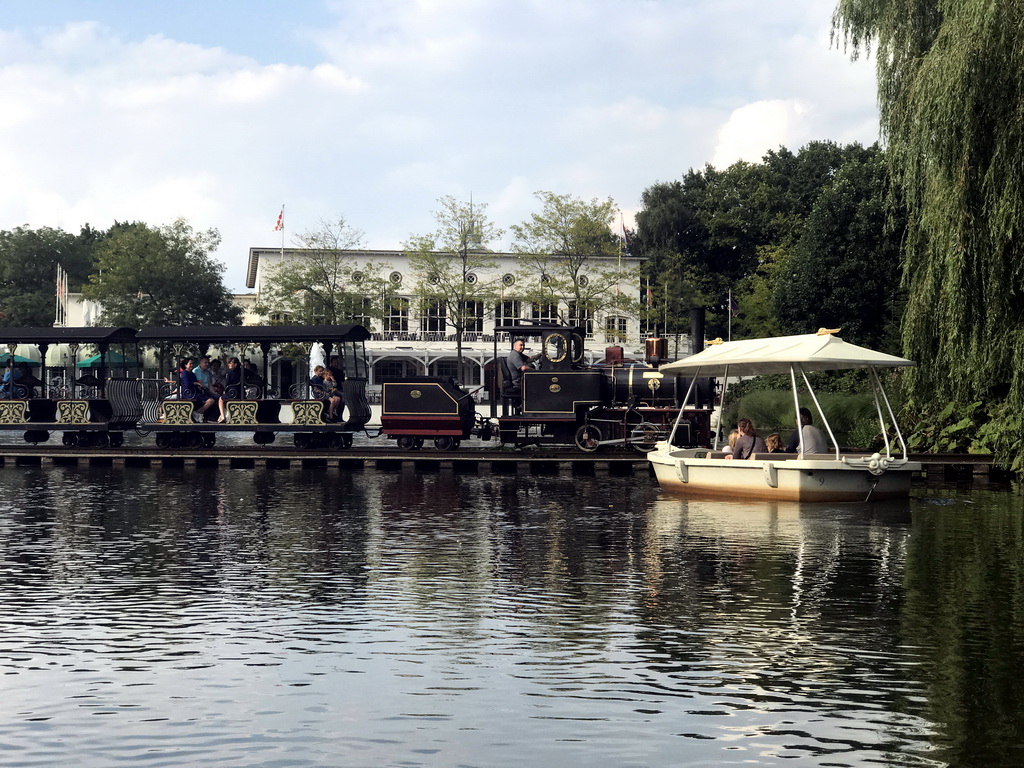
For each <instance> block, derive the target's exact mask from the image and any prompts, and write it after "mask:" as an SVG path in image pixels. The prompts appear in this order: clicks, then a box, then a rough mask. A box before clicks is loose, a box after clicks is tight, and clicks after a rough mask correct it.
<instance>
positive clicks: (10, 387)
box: [0, 358, 21, 397]
mask: <svg viewBox="0 0 1024 768" xmlns="http://www.w3.org/2000/svg"><path fill="white" fill-rule="evenodd" d="M13 362H14V359H13V358H11V359H10V360H8V362H7V372H6V373H5V374H4V380H3V383H0V395H2V396H3V397H13V396H14V383H15V382H17V381H18V380H19V379H21V368H20V367H17V366H14V365H13Z"/></svg>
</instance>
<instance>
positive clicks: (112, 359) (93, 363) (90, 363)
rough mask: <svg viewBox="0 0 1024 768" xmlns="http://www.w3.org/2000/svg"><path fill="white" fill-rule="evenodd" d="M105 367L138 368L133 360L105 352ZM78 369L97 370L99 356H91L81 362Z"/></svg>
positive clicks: (119, 354) (118, 354)
mask: <svg viewBox="0 0 1024 768" xmlns="http://www.w3.org/2000/svg"><path fill="white" fill-rule="evenodd" d="M106 365H107V367H108V368H135V367H137V366H138V363H137V362H136V361H135V360H133V359H128V358H126V357H125V356H124V355H122V354H121V353H120V352H107V362H106ZM78 367H79V368H99V367H100V356H99V355H93V356H92V357H87V358H86V359H85V360H81V361H80V362H79V363H78Z"/></svg>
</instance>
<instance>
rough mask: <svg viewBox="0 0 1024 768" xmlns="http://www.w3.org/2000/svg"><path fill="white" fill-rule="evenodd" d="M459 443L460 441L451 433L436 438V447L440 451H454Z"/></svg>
mask: <svg viewBox="0 0 1024 768" xmlns="http://www.w3.org/2000/svg"><path fill="white" fill-rule="evenodd" d="M458 445H459V441H458V440H456V439H455V438H454V437H452V436H451V435H443V436H441V437H435V438H434V447H435V448H437V450H439V451H454V450H455V449H456V448H457V447H458Z"/></svg>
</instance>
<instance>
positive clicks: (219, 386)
mask: <svg viewBox="0 0 1024 768" xmlns="http://www.w3.org/2000/svg"><path fill="white" fill-rule="evenodd" d="M210 391H211V392H213V394H214V396H215V397H219V396H220V395H223V394H224V372H223V371H222V370H221V362H220V358H219V357H215V358H214V359H213V360H211V361H210Z"/></svg>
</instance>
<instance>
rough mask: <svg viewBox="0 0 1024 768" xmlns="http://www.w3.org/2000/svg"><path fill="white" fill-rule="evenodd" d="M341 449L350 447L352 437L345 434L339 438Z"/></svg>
mask: <svg viewBox="0 0 1024 768" xmlns="http://www.w3.org/2000/svg"><path fill="white" fill-rule="evenodd" d="M341 447H342V448H345V449H348V448H351V447H352V435H350V434H347V433H346V434H343V435H342V436H341Z"/></svg>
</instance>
